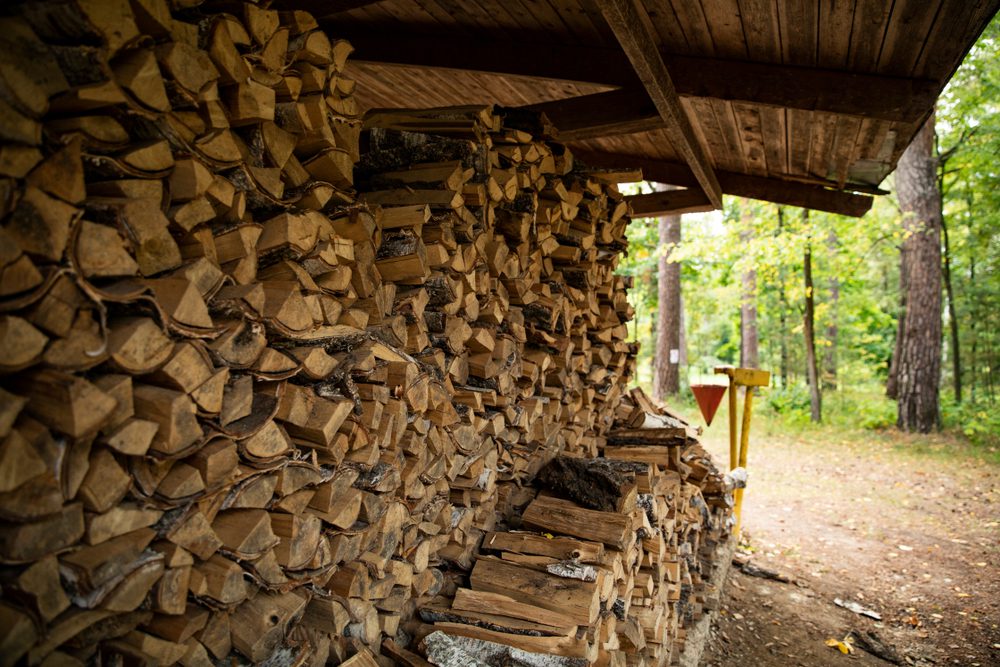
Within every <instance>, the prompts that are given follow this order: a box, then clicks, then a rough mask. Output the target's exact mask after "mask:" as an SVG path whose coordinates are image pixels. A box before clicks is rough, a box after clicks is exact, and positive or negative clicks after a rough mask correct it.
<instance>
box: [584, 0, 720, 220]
mask: <svg viewBox="0 0 1000 667" xmlns="http://www.w3.org/2000/svg"><path fill="white" fill-rule="evenodd" d="M601 13H602V14H604V18H605V20H607V22H608V26H610V28H611V31H612V32H613V33H614V34H615V37H616V38H617V39H618V43H619V44H621V47H622V50H623V51H625V55H627V56H628V59H629V61H630V62H631V63H632V69H633V70H635V73H636V75H637V76H638V77H639V80H640V81H642V85H643V86H644V87H645V88H646V92H647V93H648V94H649V99H651V100H652V101H653V104H654V105H655V106H656V110H657V111H659V112H660V117H661V118H663V122H664V123H665V124H666V127H665V128H664V131H665V132H666V134H667V137H668V138H669V139H670V143H671V144H673V147H674V150H675V151H677V152H678V153H679V154H680V155H681V156H682V157H683V158H684V161H685V162H686V163H687V165H688V166H689V167H690V168H691V171H692V172H693V173H694V176H695V178H696V179H697V180H698V185H699V186H700V187H701V189H702V190H704V191H705V195H706V196H707V197H708V200H709V201H710V202H712V205H714V206H715V207H716V208H722V189H721V188H720V187H719V181H718V180H717V179H716V177H715V172H714V170H713V169H712V164H711V162H709V159H708V155H706V153H705V150H704V149H703V148H702V146H701V144H700V143H699V142H698V138H697V137H696V136H695V133H694V128H692V127H691V121H690V120H689V119H688V117H687V113H686V112H685V111H684V107H682V106H681V100H680V97H678V96H677V90H675V89H674V83H673V80H672V79H671V78H670V74H669V72H667V66H666V65H664V64H663V59H662V58H661V57H660V53H659V51H658V50H657V48H656V41H655V40H654V38H653V30H652V26H651V25H650V22H649V15H648V14H646V10H645V9H641V8H640V7H639V5H638V3H637V0H606V1H605V2H604V3H602V4H601Z"/></svg>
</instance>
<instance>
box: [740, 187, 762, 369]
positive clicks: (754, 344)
mask: <svg viewBox="0 0 1000 667" xmlns="http://www.w3.org/2000/svg"><path fill="white" fill-rule="evenodd" d="M742 223H743V228H742V229H741V230H740V241H741V245H742V247H744V248H746V247H748V246H749V245H750V244H751V243H752V242H753V224H754V220H753V211H752V209H751V208H750V207H749V206H746V205H744V206H743V210H742ZM741 281H742V285H743V290H742V292H741V295H740V366H741V367H743V368H757V365H758V363H759V362H758V337H757V269H756V268H755V266H754V264H753V263H750V264H748V265H747V267H746V268H745V269H744V270H743V276H742V279H741Z"/></svg>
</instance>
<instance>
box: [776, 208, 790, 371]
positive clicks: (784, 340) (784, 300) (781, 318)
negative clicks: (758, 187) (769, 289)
mask: <svg viewBox="0 0 1000 667" xmlns="http://www.w3.org/2000/svg"><path fill="white" fill-rule="evenodd" d="M784 227H785V210H784V209H783V208H782V207H780V206H779V207H778V236H781V234H782V233H783V232H784ZM778 306H779V308H778V326H779V332H780V335H781V362H780V363H781V368H780V369H779V370H780V373H781V386H782V387H787V386H788V333H787V332H788V317H787V313H788V297H787V295H786V294H785V266H784V263H782V264H781V266H780V268H779V269H778Z"/></svg>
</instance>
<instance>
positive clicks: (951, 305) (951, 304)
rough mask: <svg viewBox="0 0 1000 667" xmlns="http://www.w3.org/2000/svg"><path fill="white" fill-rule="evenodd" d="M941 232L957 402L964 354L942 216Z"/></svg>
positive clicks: (953, 385)
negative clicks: (961, 347) (960, 343)
mask: <svg viewBox="0 0 1000 667" xmlns="http://www.w3.org/2000/svg"><path fill="white" fill-rule="evenodd" d="M941 234H942V235H943V236H944V291H945V293H946V295H947V297H948V328H949V330H950V333H951V350H949V352H950V353H951V375H952V378H951V381H952V387H954V390H955V402H956V403H961V402H962V354H961V349H960V347H959V339H958V313H957V309H956V308H955V291H954V290H953V289H952V286H951V244H950V243H949V242H948V225H947V223H946V222H945V219H944V215H942V216H941Z"/></svg>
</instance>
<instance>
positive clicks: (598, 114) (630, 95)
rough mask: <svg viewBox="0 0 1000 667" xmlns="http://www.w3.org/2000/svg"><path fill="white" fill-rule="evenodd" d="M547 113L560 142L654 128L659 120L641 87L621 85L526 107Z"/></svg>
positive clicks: (658, 125)
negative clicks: (604, 91) (606, 90)
mask: <svg viewBox="0 0 1000 667" xmlns="http://www.w3.org/2000/svg"><path fill="white" fill-rule="evenodd" d="M527 108H528V109H532V110H534V111H540V112H542V113H544V114H545V115H546V116H548V118H549V120H551V121H552V124H553V125H555V126H556V127H557V128H559V139H560V140H562V141H584V140H586V139H599V138H601V137H611V136H615V135H619V134H634V133H636V132H647V131H649V130H658V129H660V128H662V127H663V119H662V118H660V113H659V112H658V111H657V110H656V107H655V106H653V102H652V101H651V100H650V99H649V95H647V94H646V91H645V90H640V89H638V88H622V89H619V90H611V91H608V92H606V93H594V94H593V95H580V96H578V97H569V98H566V99H564V100H556V101H554V102H542V103H541V104H532V105H529V106H528V107H527Z"/></svg>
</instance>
